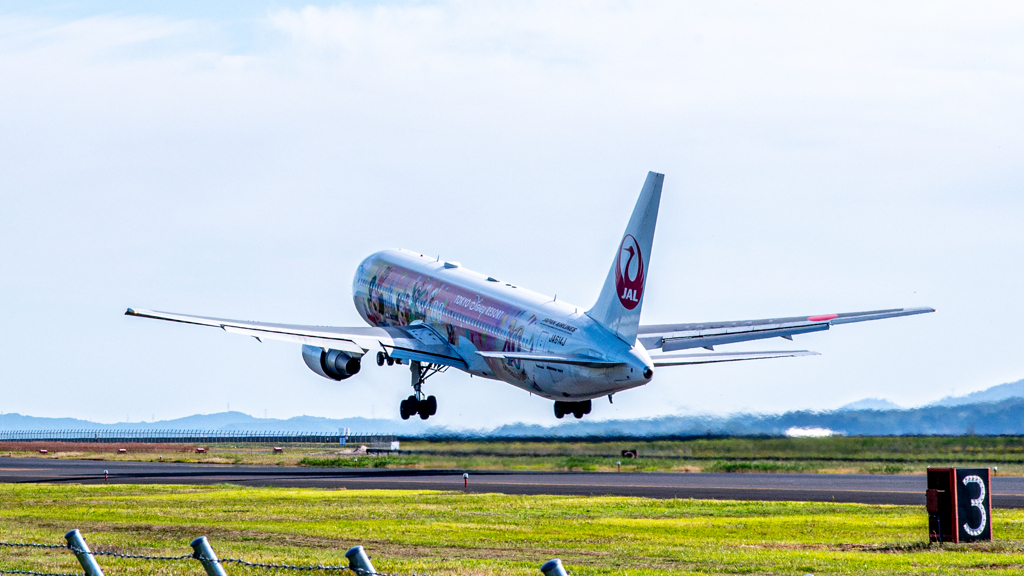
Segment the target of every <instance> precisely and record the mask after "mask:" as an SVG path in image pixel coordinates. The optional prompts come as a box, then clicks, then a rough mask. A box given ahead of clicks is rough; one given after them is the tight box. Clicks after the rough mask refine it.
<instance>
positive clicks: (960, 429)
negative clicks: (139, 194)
mask: <svg viewBox="0 0 1024 576" xmlns="http://www.w3.org/2000/svg"><path fill="white" fill-rule="evenodd" d="M82 428H88V429H114V428H116V429H185V430H188V429H193V430H266V431H295V432H299V431H303V432H337V431H338V430H339V429H342V428H349V429H350V430H351V432H352V433H360V432H362V433H388V434H397V435H399V436H403V437H438V436H448V437H452V436H458V437H549V436H550V437H560V438H566V437H583V436H616V437H646V436H701V435H708V434H711V435H761V434H764V435H772V436H781V435H783V434H785V433H786V431H787V430H789V429H791V428H804V429H806V428H824V429H828V430H831V431H834V432H835V433H838V434H847V435H872V436H874V435H904V434H945V435H961V434H1024V380H1021V381H1018V382H1011V383H1009V384H1001V385H999V386H993V387H992V388H989V389H987V390H982V391H980V392H973V393H971V394H967V395H965V396H958V397H947V398H943V399H942V400H939V401H938V402H935V403H932V404H929V405H926V406H921V407H918V408H900V407H899V406H897V405H896V404H894V403H892V402H891V401H889V400H885V399H879V398H868V399H864V400H861V401H858V402H853V403H851V404H847V405H846V406H843V407H842V408H840V409H838V410H835V411H825V412H815V411H810V410H801V411H795V412H786V413H784V414H733V415H728V416H700V415H697V416H664V417H660V418H649V419H634V420H604V421H600V420H569V421H563V422H559V423H558V424H554V425H552V426H542V425H538V424H518V423H517V424H505V425H503V426H499V427H497V428H494V429H490V430H474V431H466V430H452V429H449V428H445V427H441V426H435V425H430V424H428V423H427V422H425V421H422V420H415V419H414V420H407V421H406V420H386V419H381V418H376V419H374V418H342V419H332V418H320V417H316V416H297V417H295V418H289V419H287V420H278V419H274V418H255V417H253V416H249V415H248V414H243V413H241V412H222V413H219V414H204V415H195V416H188V417H185V418H178V419H176V420H165V421H161V422H130V423H118V424H97V423H95V422H89V421H86V420H77V419H74V418H38V417H34V416H23V415H21V414H3V415H0V430H47V429H51V430H52V429H82Z"/></svg>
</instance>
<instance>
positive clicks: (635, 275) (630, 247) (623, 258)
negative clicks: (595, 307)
mask: <svg viewBox="0 0 1024 576" xmlns="http://www.w3.org/2000/svg"><path fill="white" fill-rule="evenodd" d="M615 290H616V292H617V294H618V296H619V302H620V303H622V306H623V307H625V308H626V310H632V309H633V308H636V307H637V306H639V305H640V297H641V296H643V294H644V256H643V254H642V253H641V252H640V244H638V243H637V241H636V238H633V235H632V234H626V236H625V237H624V238H623V239H622V244H620V245H619V256H618V258H617V259H616V260H615Z"/></svg>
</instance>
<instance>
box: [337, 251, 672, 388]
mask: <svg viewBox="0 0 1024 576" xmlns="http://www.w3.org/2000/svg"><path fill="white" fill-rule="evenodd" d="M353 298H354V300H355V306H356V309H357V310H358V311H359V314H360V315H361V316H362V317H363V319H364V320H365V321H366V322H367V323H369V324H370V325H371V326H407V325H410V324H413V323H424V324H426V325H428V326H430V327H431V328H433V329H434V331H436V332H437V334H439V335H440V336H442V337H445V338H447V341H448V342H449V343H450V344H451V345H452V346H454V347H455V348H456V350H457V351H458V352H459V355H460V356H461V357H462V358H463V359H465V361H466V363H467V364H468V370H467V372H469V373H470V374H472V375H474V376H481V377H484V378H493V379H496V380H502V381H504V382H508V383H509V384H512V385H513V386H517V387H519V388H522V389H523V390H527V391H529V392H532V393H534V394H538V395H540V396H543V397H545V398H551V399H555V400H567V401H579V400H588V399H592V398H598V397H600V396H605V395H609V394H613V393H615V392H618V391H620V390H626V389H628V388H635V387H637V386H641V385H643V384H646V383H648V382H649V381H650V375H651V374H652V370H653V363H652V362H651V359H650V357H649V356H648V354H647V351H646V350H644V348H643V346H641V345H640V344H639V343H638V342H634V343H633V344H632V345H631V344H629V343H626V342H624V341H623V340H621V339H620V338H618V337H617V336H616V335H615V334H613V333H612V332H611V331H609V330H608V329H606V328H605V327H604V326H602V325H600V324H598V323H597V322H595V321H594V320H592V319H591V318H590V317H589V316H587V315H586V314H585V313H584V312H583V311H582V310H580V309H579V308H577V307H576V306H573V305H572V304H569V303H566V302H561V301H557V300H555V299H553V298H548V297H546V296H542V295H540V294H538V293H536V292H532V291H530V290H526V289H525V288H521V287H519V286H516V285H514V284H511V283H507V282H503V281H500V280H497V279H494V278H489V277H487V276H484V275H482V274H478V273H476V272H472V271H470V270H466V269H465V268H462V267H461V266H459V265H458V264H454V263H446V262H442V261H438V260H434V259H432V258H428V257H426V256H424V255H422V254H419V253H415V252H409V251H406V250H385V251H382V252H378V253H376V254H373V255H372V256H370V257H368V258H366V259H365V260H363V262H362V263H361V264H360V265H359V268H358V270H357V271H356V275H355V280H354V282H353ZM477 351H484V352H501V351H512V352H535V353H541V352H543V353H551V354H557V355H579V356H587V357H591V358H600V359H602V360H608V361H614V362H621V364H618V365H615V366H611V367H602V368H593V367H587V366H580V365H576V364H570V363H558V362H542V361H534V360H519V359H516V360H510V359H498V358H483V357H482V356H480V355H478V354H477V353H476V352H477ZM645 374H647V377H645Z"/></svg>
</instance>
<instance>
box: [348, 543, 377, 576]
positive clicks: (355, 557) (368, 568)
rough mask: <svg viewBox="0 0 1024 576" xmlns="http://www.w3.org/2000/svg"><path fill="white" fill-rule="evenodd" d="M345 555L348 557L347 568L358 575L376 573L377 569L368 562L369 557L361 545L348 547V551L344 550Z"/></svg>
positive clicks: (363, 575)
mask: <svg viewBox="0 0 1024 576" xmlns="http://www.w3.org/2000/svg"><path fill="white" fill-rule="evenodd" d="M345 557H346V558H348V569H349V570H351V571H353V572H355V573H356V574H359V576H365V575H367V574H376V573H377V570H376V569H374V567H373V564H372V563H371V562H370V557H369V556H367V555H366V550H364V549H363V547H362V546H353V547H351V548H349V549H348V552H345Z"/></svg>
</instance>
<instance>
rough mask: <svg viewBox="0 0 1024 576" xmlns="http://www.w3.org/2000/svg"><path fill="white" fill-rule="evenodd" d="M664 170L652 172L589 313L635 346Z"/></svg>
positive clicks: (648, 176) (648, 174) (648, 175)
mask: <svg viewBox="0 0 1024 576" xmlns="http://www.w3.org/2000/svg"><path fill="white" fill-rule="evenodd" d="M664 180H665V175H664V174H658V173H657V172H648V173H647V180H646V181H645V182H644V187H643V189H642V190H641V191H640V198H639V199H638V200H637V201H636V207H634V208H633V215H632V216H631V217H630V218H629V225H627V226H626V232H625V233H623V235H622V240H621V241H620V242H619V249H618V251H617V253H616V254H615V258H614V259H613V260H612V268H611V270H609V271H608V278H607V279H606V280H605V281H604V287H603V288H601V295H600V296H598V298H597V302H596V303H595V304H594V307H593V308H591V309H590V310H588V311H587V316H590V317H591V318H592V319H593V320H595V321H597V322H598V323H600V324H601V325H602V326H604V327H605V328H608V329H609V330H611V331H612V332H614V333H615V335H616V336H618V337H619V338H621V339H622V340H623V341H624V342H626V343H627V344H629V345H630V346H632V345H633V344H634V343H635V342H636V334H637V329H638V327H639V326H640V308H641V307H642V305H643V299H644V286H646V284H647V273H648V271H649V270H650V267H649V266H650V261H651V260H650V259H651V245H652V244H653V243H654V225H655V224H656V223H657V221H658V206H659V205H660V203H661V185H662V183H663V182H664Z"/></svg>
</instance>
